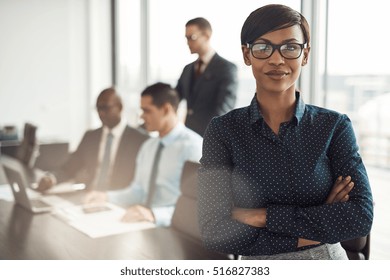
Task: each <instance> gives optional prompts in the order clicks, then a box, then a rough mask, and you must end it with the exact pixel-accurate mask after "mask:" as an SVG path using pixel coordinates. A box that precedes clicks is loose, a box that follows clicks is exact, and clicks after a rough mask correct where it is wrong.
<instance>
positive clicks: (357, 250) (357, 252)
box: [341, 235, 370, 260]
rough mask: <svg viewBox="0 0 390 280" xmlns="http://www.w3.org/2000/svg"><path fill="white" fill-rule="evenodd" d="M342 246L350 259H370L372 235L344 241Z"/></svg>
mask: <svg viewBox="0 0 390 280" xmlns="http://www.w3.org/2000/svg"><path fill="white" fill-rule="evenodd" d="M341 246H343V248H344V249H345V251H346V252H347V255H348V258H349V259H350V260H368V259H369V257H370V235H367V236H364V237H359V238H355V239H352V240H346V241H342V242H341Z"/></svg>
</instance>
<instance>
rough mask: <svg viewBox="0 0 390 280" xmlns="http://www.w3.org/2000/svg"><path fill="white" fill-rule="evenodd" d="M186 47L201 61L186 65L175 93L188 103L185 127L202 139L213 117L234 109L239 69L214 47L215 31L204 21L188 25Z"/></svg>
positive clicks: (193, 21) (190, 22) (196, 21)
mask: <svg viewBox="0 0 390 280" xmlns="http://www.w3.org/2000/svg"><path fill="white" fill-rule="evenodd" d="M185 32H186V38H187V44H188V47H189V49H190V51H191V53H196V54H198V56H199V58H198V59H197V60H195V61H194V62H192V63H190V64H188V65H186V66H185V67H184V69H183V72H182V74H181V76H180V78H179V81H178V83H177V86H176V90H177V91H178V93H179V96H180V99H185V100H186V101H187V117H186V121H185V124H186V126H187V127H188V128H190V129H192V130H194V131H195V132H197V133H198V134H200V135H201V136H203V134H204V132H205V130H206V127H207V125H208V123H209V122H210V120H211V119H212V118H213V117H214V116H220V115H223V114H225V113H227V112H229V111H230V110H231V109H233V108H234V106H235V103H236V96H237V85H238V82H237V80H238V78H237V66H236V65H235V64H233V63H232V62H230V61H228V60H226V59H224V58H223V57H221V56H220V55H219V54H218V53H216V52H215V50H214V49H213V48H212V47H211V44H210V38H211V34H212V29H211V25H210V23H209V22H208V21H207V20H206V19H204V18H201V17H200V18H194V19H191V20H190V21H188V22H187V24H186V31H185Z"/></svg>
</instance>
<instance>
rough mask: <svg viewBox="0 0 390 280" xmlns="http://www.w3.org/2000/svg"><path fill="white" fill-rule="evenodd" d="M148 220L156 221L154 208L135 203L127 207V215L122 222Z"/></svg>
mask: <svg viewBox="0 0 390 280" xmlns="http://www.w3.org/2000/svg"><path fill="white" fill-rule="evenodd" d="M142 221H148V222H153V223H154V221H155V220H154V215H153V212H152V210H150V209H149V208H147V207H145V206H142V205H134V206H131V207H129V208H127V211H126V213H125V215H124V216H123V217H122V222H126V223H132V222H142Z"/></svg>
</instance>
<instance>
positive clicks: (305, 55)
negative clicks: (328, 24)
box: [302, 48, 310, 66]
mask: <svg viewBox="0 0 390 280" xmlns="http://www.w3.org/2000/svg"><path fill="white" fill-rule="evenodd" d="M309 53H310V48H306V49H304V50H303V59H302V66H305V65H306V64H307V61H308V59H309Z"/></svg>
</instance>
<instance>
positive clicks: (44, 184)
mask: <svg viewBox="0 0 390 280" xmlns="http://www.w3.org/2000/svg"><path fill="white" fill-rule="evenodd" d="M56 183H57V180H56V178H55V177H54V175H53V174H50V173H47V174H46V175H45V176H43V177H42V178H41V180H39V182H38V187H37V188H36V189H35V190H36V191H38V192H45V191H47V190H48V189H50V188H51V187H53V186H54V185H55V184H56Z"/></svg>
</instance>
